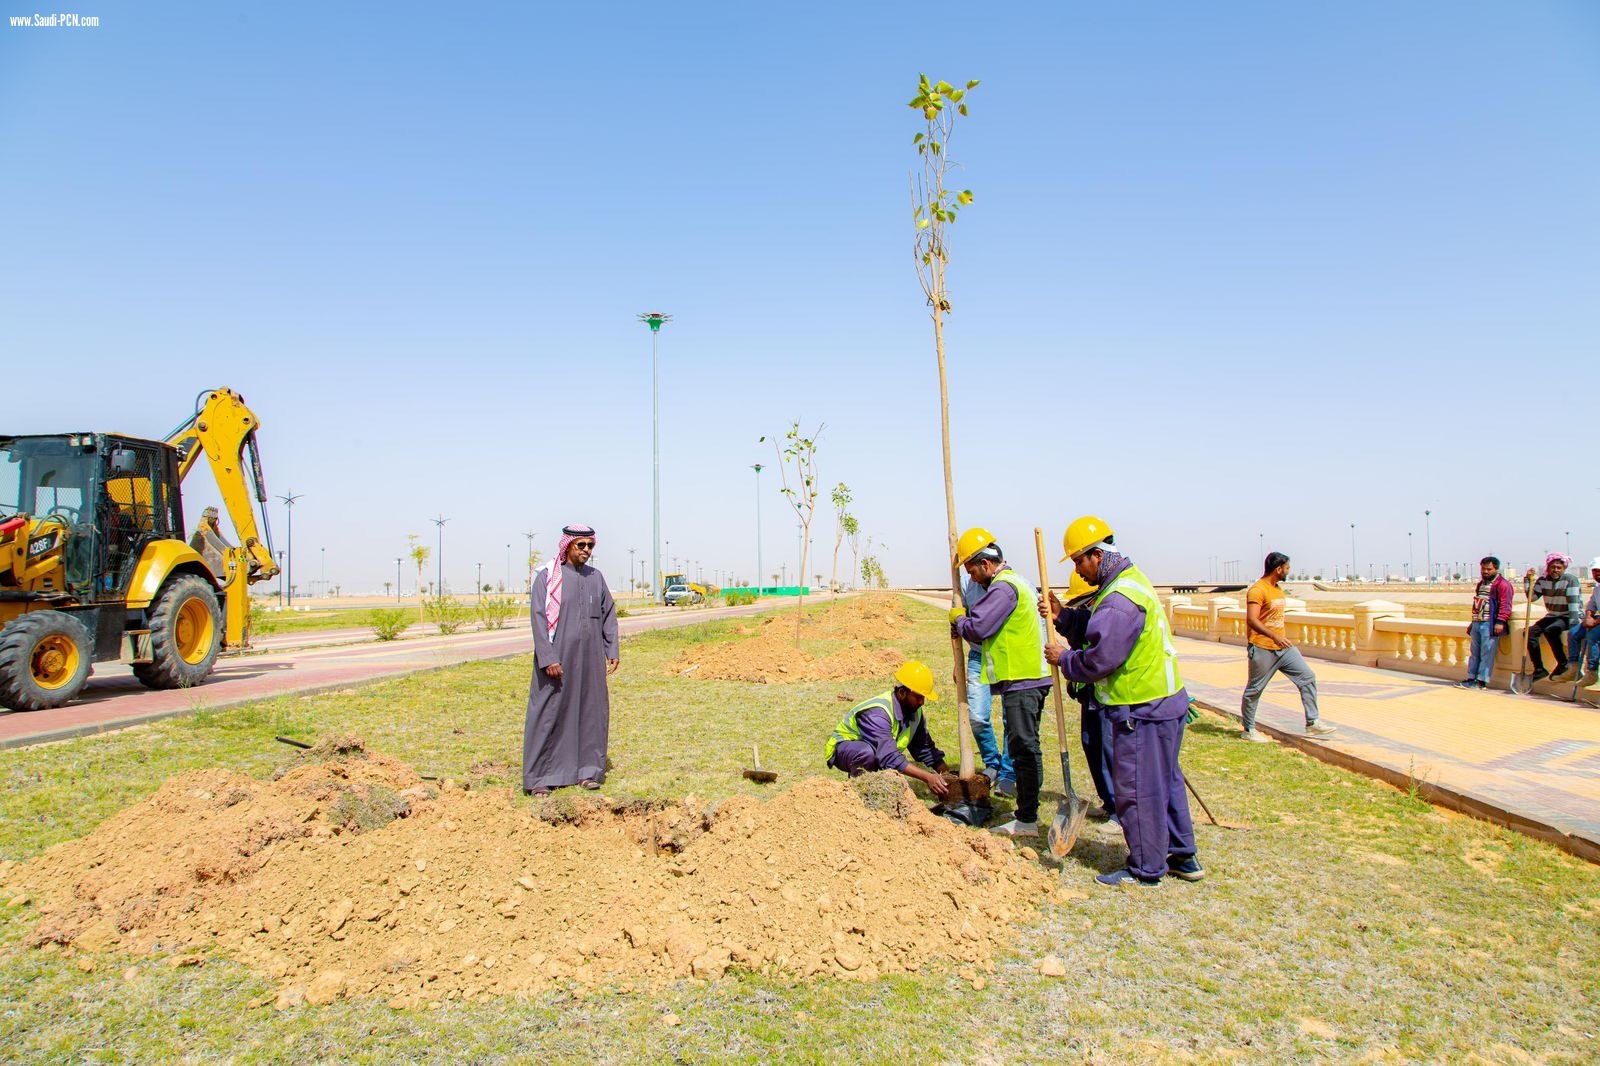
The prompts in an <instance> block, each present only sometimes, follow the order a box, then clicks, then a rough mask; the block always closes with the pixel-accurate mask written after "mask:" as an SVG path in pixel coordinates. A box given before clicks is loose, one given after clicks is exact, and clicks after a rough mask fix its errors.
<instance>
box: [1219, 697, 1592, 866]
mask: <svg viewBox="0 0 1600 1066" xmlns="http://www.w3.org/2000/svg"><path fill="white" fill-rule="evenodd" d="M1194 702H1195V703H1196V704H1197V705H1198V706H1201V707H1204V708H1205V709H1206V710H1208V711H1211V712H1212V713H1214V714H1219V715H1221V716H1222V717H1224V718H1226V719H1228V720H1229V721H1233V722H1239V723H1240V725H1241V727H1242V726H1243V721H1242V719H1241V718H1240V715H1239V712H1238V711H1236V710H1228V709H1227V708H1224V707H1218V706H1217V705H1216V704H1214V703H1210V702H1208V701H1206V700H1203V699H1200V698H1198V697H1196V698H1195V701H1194ZM1256 729H1257V730H1258V731H1259V732H1262V733H1266V734H1268V735H1270V736H1271V737H1272V738H1273V739H1274V740H1277V741H1279V742H1280V743H1283V744H1287V745H1288V746H1290V747H1292V748H1295V749H1296V750H1298V751H1301V752H1304V753H1305V754H1307V755H1309V756H1311V757H1312V758H1313V759H1316V760H1318V761H1319V762H1325V763H1327V764H1328V765H1330V766H1337V767H1338V768H1339V769H1341V770H1349V771H1351V772H1353V773H1358V774H1361V775H1363V776H1365V777H1371V778H1373V779H1375V780H1378V781H1382V782H1383V783H1384V784H1386V785H1391V786H1393V787H1394V788H1396V789H1399V790H1400V791H1401V792H1409V791H1411V790H1412V789H1415V790H1416V793H1417V795H1418V796H1420V797H1422V799H1424V800H1426V801H1427V802H1428V803H1431V804H1433V805H1434V806H1435V807H1443V808H1444V809H1446V810H1451V811H1456V812H1457V813H1459V814H1465V815H1468V816H1470V817H1473V818H1477V819H1479V820H1481V821H1485V822H1489V823H1491V824H1493V825H1498V826H1503V827H1505V828H1506V829H1511V830H1514V831H1516V832H1518V833H1521V834H1523V835H1524V836H1529V837H1532V838H1533V839H1535V840H1539V841H1542V842H1544V843H1546V844H1552V845H1554V846H1555V847H1558V848H1560V849H1561V850H1562V851H1565V852H1568V853H1569V854H1572V855H1576V856H1577V857H1578V858H1580V859H1583V860H1585V861H1587V862H1592V863H1596V864H1600V840H1593V839H1591V838H1589V837H1586V836H1582V835H1580V834H1576V833H1569V832H1566V831H1565V830H1563V829H1561V828H1559V827H1557V826H1553V825H1550V824H1549V823H1547V822H1541V821H1539V820H1538V819H1536V818H1530V817H1529V816H1527V815H1525V814H1519V813H1517V812H1516V811H1512V810H1508V809H1507V808H1505V807H1503V806H1501V805H1500V804H1498V803H1496V802H1494V801H1493V800H1490V799H1487V798H1485V797H1483V796H1480V795H1477V794H1476V793H1473V792H1468V791H1465V790H1462V789H1455V788H1450V787H1449V786H1447V785H1435V784H1430V783H1428V782H1427V781H1418V780H1417V779H1416V778H1414V777H1412V776H1411V775H1410V774H1406V773H1402V772H1401V771H1399V770H1396V769H1394V768H1393V767H1389V766H1384V765H1383V764H1381V763H1375V762H1372V761H1371V760H1369V759H1363V758H1361V757H1359V756H1356V755H1352V754H1350V753H1349V752H1344V751H1340V750H1338V749H1337V748H1331V747H1328V746H1327V745H1325V744H1323V743H1321V742H1319V741H1317V740H1314V739H1312V738H1310V737H1306V736H1301V735H1300V734H1298V733H1290V732H1288V731H1287V730H1283V729H1278V728H1276V727H1274V726H1270V725H1268V724H1266V723H1265V722H1262V721H1260V720H1257V721H1256Z"/></svg>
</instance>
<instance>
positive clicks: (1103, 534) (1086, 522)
mask: <svg viewBox="0 0 1600 1066" xmlns="http://www.w3.org/2000/svg"><path fill="white" fill-rule="evenodd" d="M1110 536H1115V531H1114V530H1112V528H1111V527H1110V526H1108V525H1106V524H1105V523H1104V522H1102V521H1100V519H1098V518H1096V517H1095V516H1094V515H1092V514H1086V515H1084V516H1083V517H1082V518H1075V519H1073V520H1072V525H1070V526H1068V527H1067V531H1066V533H1064V534H1062V537H1061V549H1062V550H1063V551H1065V552H1066V553H1067V554H1065V555H1063V556H1062V557H1061V561H1062V562H1066V561H1067V560H1068V559H1073V558H1076V557H1077V556H1080V555H1082V554H1083V553H1084V552H1086V551H1088V550H1089V549H1090V548H1092V547H1094V546H1095V545H1096V544H1099V543H1100V542H1101V541H1103V540H1105V539H1106V538H1107V537H1110Z"/></svg>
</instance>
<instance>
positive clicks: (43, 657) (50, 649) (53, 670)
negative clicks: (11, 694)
mask: <svg viewBox="0 0 1600 1066" xmlns="http://www.w3.org/2000/svg"><path fill="white" fill-rule="evenodd" d="M82 658H83V655H82V653H81V652H79V651H78V645H77V643H76V642H75V641H74V640H73V639H72V638H71V637H64V636H62V635H61V634H59V633H52V634H51V635H50V636H48V637H45V638H44V639H43V640H41V641H40V642H39V643H38V644H36V645H34V648H33V655H32V657H31V659H30V662H29V666H30V668H31V670H32V673H33V683H34V684H36V685H38V686H39V687H40V688H44V689H58V688H65V687H66V685H67V683H68V682H70V681H71V680H72V679H73V678H74V677H75V676H77V673H78V664H79V662H80V661H81V660H82Z"/></svg>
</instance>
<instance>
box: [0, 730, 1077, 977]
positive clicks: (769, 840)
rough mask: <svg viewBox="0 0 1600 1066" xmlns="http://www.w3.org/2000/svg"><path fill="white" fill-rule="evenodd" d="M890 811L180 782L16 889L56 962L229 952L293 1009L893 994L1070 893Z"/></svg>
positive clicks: (358, 775)
mask: <svg viewBox="0 0 1600 1066" xmlns="http://www.w3.org/2000/svg"><path fill="white" fill-rule="evenodd" d="M318 772H322V774H323V776H322V777H320V778H318V777H317V776H316V775H317V773H318ZM341 782H342V783H346V784H348V785H350V786H351V787H350V788H349V789H346V790H345V791H338V787H337V783H341ZM891 785H892V783H890V784H886V785H885V786H884V788H880V789H879V790H878V791H884V789H889V790H891V791H892V787H891ZM361 786H377V787H381V788H384V789H387V790H389V791H391V792H393V793H394V794H395V795H397V796H403V797H406V798H407V802H408V811H407V814H406V816H405V817H400V818H395V819H393V820H391V821H389V822H387V823H386V824H384V825H381V826H379V827H376V828H370V829H363V828H359V827H352V826H350V825H347V824H345V823H342V822H338V821H336V820H334V819H332V818H330V813H331V811H332V809H333V804H332V803H330V802H328V801H327V799H326V798H325V797H326V796H327V795H328V794H329V792H330V790H332V791H334V792H337V793H338V795H347V794H350V793H351V792H358V791H360V787H361ZM900 788H901V789H902V790H903V783H901V784H900ZM888 809H889V811H890V812H891V813H886V812H885V811H883V810H869V809H868V808H867V807H866V806H864V805H863V803H862V800H861V798H860V797H859V796H858V794H857V791H856V790H855V789H853V788H851V786H850V785H849V784H847V783H845V782H843V781H834V780H825V779H820V778H812V779H808V780H804V781H801V782H800V783H798V784H796V785H795V786H794V787H793V788H791V789H790V790H789V791H787V792H784V793H780V794H779V795H777V796H776V797H774V798H773V799H771V800H770V801H767V802H765V803H762V802H759V801H757V800H754V799H750V798H737V799H733V800H729V801H727V802H725V803H722V804H720V805H717V806H715V807H706V806H704V805H702V804H699V803H697V802H696V801H695V800H694V799H693V798H689V799H686V800H684V801H683V802H682V803H680V804H675V805H672V806H668V807H662V808H656V809H650V808H649V807H648V806H643V807H641V806H634V807H628V808H616V809H613V808H612V807H610V806H609V805H607V804H605V803H603V802H600V801H596V800H595V799H593V798H592V797H586V796H584V797H568V796H565V795H564V794H562V793H557V795H556V796H553V797H551V798H550V799H549V800H547V801H546V802H545V804H543V805H540V806H536V807H533V808H531V809H530V808H529V807H525V806H517V805H514V804H512V803H510V802H508V801H507V796H506V794H505V793H504V792H498V791H496V792H482V791H479V792H468V791H466V790H464V789H462V788H460V787H458V786H454V785H451V784H449V783H444V784H442V785H441V786H440V788H439V789H438V791H437V792H434V791H433V790H431V789H428V788H427V787H425V786H423V785H422V784H421V783H420V782H419V781H417V779H416V775H415V774H414V773H412V772H411V771H410V770H409V769H408V768H406V767H404V766H403V765H401V764H399V763H397V762H394V761H393V760H390V759H387V758H385V757H384V756H382V755H378V754H372V753H367V755H366V757H365V758H360V759H349V760H345V761H333V762H328V763H324V764H320V765H316V766H302V767H299V768H297V769H295V770H293V771H291V772H290V773H288V774H285V775H284V776H283V777H282V778H281V779H279V780H277V781H272V782H262V781H257V780H254V779H251V778H246V777H242V776H240V775H238V774H233V773H230V772H228V771H224V770H206V771H197V772H192V773H187V774H183V775H180V776H178V777H174V778H172V779H170V780H169V781H168V782H167V783H166V784H165V785H163V787H162V788H161V789H160V791H158V792H157V793H156V794H155V795H154V796H152V797H150V798H149V799H148V800H145V801H144V802H142V803H139V804H137V805H135V806H134V807H131V808H129V809H128V810H127V811H124V812H123V813H121V814H119V815H118V816H116V817H114V818H112V819H110V820H109V821H107V822H106V823H105V824H104V825H102V826H101V827H100V828H99V829H97V830H95V832H93V833H91V834H90V835H89V836H87V837H84V838H82V839H80V840H76V841H70V842H68V843H65V844H62V845H58V846H57V847H55V848H52V849H51V850H50V851H48V852H46V853H45V854H44V855H42V856H40V857H39V858H37V859H35V860H33V861H32V862H30V863H27V864H22V865H10V866H7V867H6V868H5V869H4V870H3V871H0V880H3V881H4V883H5V886H6V890H7V892H8V893H9V894H10V896H12V897H19V896H20V897H23V898H26V899H28V900H30V901H31V902H32V903H33V905H34V906H35V907H36V908H37V910H38V913H39V921H38V923H37V926H36V932H35V936H34V943H35V944H45V943H55V944H71V945H74V946H75V947H76V948H77V949H80V950H84V951H100V950H107V949H117V950H121V951H125V952H151V951H164V952H171V951H179V952H188V953H193V952H195V950H196V949H206V948H210V949H215V950H218V951H221V952H223V953H225V954H227V955H229V956H232V957H234V958H237V959H239V960H241V961H243V962H244V963H246V964H247V965H250V966H252V967H254V968H256V969H257V970H259V971H261V972H263V973H265V974H267V975H269V976H270V977H271V978H273V979H274V980H276V981H277V982H278V983H279V992H278V995H277V1002H278V1005H279V1006H289V1005H293V1004H298V1003H301V1002H310V1003H326V1002H331V1001H332V1000H334V999H337V998H339V997H341V996H382V997H385V998H387V999H388V1000H389V1001H390V1002H391V1003H392V1004H394V1005H395V1006H400V1007H407V1006H416V1005H419V1004H423V1003H427V1002H437V1001H440V1000H444V999H485V998H488V997H490V996H495V995H504V994H529V993H536V992H539V991H541V990H543V989H545V988H548V987H550V986H552V985H569V984H570V985H576V986H578V987H579V988H589V987H598V986H610V987H614V988H619V989H623V990H627V989H632V988H635V987H641V986H642V987H649V986H653V985H656V984H659V983H661V982H664V981H668V980H673V979H678V978H697V979H710V978H715V977H719V976H721V975H722V974H723V973H725V972H726V971H727V970H728V969H729V968H739V969H745V970H753V971H762V972H770V973H784V974H790V975H800V976H811V975H815V974H826V975H832V976H835V977H839V978H844V979H851V980H873V979H876V978H877V977H879V976H881V975H883V974H888V973H895V972H902V971H914V970H917V969H919V968H920V967H922V966H923V965H925V964H927V963H928V962H930V961H932V960H935V959H938V958H948V959H953V960H958V961H960V962H961V963H963V964H965V965H966V966H968V967H971V968H973V969H974V970H984V971H991V972H992V969H993V961H992V959H993V955H994V953H995V951H996V949H997V948H999V947H1000V946H1001V945H1004V944H1005V943H1006V942H1007V941H1008V940H1009V939H1010V938H1011V936H1012V934H1013V923H1014V922H1016V921H1018V920H1021V919H1024V918H1026V917H1027V916H1028V915H1029V914H1030V913H1031V912H1032V911H1033V909H1034V907H1035V906H1036V904H1037V903H1039V902H1040V901H1042V899H1043V898H1044V896H1045V894H1046V893H1047V892H1049V890H1050V887H1051V886H1050V883H1049V879H1048V878H1047V877H1046V875H1045V874H1044V873H1043V872H1042V871H1040V870H1039V869H1038V868H1037V867H1035V866H1033V865H1032V864H1030V863H1026V862H1023V861H1020V860H1018V859H1016V858H1014V856H1013V852H1012V849H1011V846H1010V845H1009V844H1008V843H1006V842H1004V841H1000V840H998V839H996V838H994V837H992V836H989V835H987V834H983V833H974V832H971V831H970V830H966V829H961V828H958V827H956V826H954V825H951V824H950V823H948V822H945V821H942V820H940V819H937V818H934V817H933V816H931V815H929V814H928V813H927V812H926V811H924V810H923V809H922V807H921V805H920V804H917V803H916V802H915V801H914V800H913V799H910V798H909V797H905V798H903V799H902V801H900V802H898V803H891V804H888ZM544 814H548V815H549V816H548V817H542V816H541V815H544ZM896 814H899V815H900V816H899V817H896V816H895V815H896ZM819 826H826V827H827V831H826V832H824V833H819V832H818V831H817V829H818V827H819ZM14 901H15V900H14ZM173 958H174V959H176V960H179V961H181V962H193V961H197V959H198V958H203V954H202V955H199V956H197V955H194V954H187V955H177V956H173Z"/></svg>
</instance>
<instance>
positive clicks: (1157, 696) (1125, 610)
mask: <svg viewBox="0 0 1600 1066" xmlns="http://www.w3.org/2000/svg"><path fill="white" fill-rule="evenodd" d="M1111 537H1112V532H1111V528H1110V527H1109V526H1107V525H1106V524H1105V523H1104V522H1102V521H1101V520H1100V519H1098V518H1095V517H1094V516H1093V515H1084V516H1083V517H1082V518H1079V519H1077V520H1076V521H1074V522H1073V523H1072V524H1071V525H1070V526H1068V527H1067V532H1066V535H1065V536H1064V537H1063V538H1062V547H1063V548H1065V549H1066V556H1065V558H1064V559H1063V561H1065V559H1071V560H1072V564H1073V568H1074V569H1075V570H1076V571H1077V572H1078V575H1079V576H1080V577H1082V578H1083V579H1084V580H1085V581H1087V582H1088V583H1089V584H1091V585H1094V586H1096V588H1097V591H1096V592H1095V595H1094V597H1093V598H1092V599H1091V601H1090V603H1091V606H1090V607H1089V608H1087V609H1085V608H1072V607H1065V608H1063V609H1062V610H1060V611H1059V612H1058V613H1057V614H1056V618H1055V623H1056V630H1057V631H1058V632H1060V633H1061V634H1062V635H1063V636H1065V637H1066V638H1067V642H1068V644H1069V645H1070V646H1071V647H1069V648H1066V649H1063V648H1061V647H1060V646H1059V645H1054V644H1052V645H1051V646H1050V647H1049V648H1047V649H1046V652H1045V654H1046V656H1047V657H1048V658H1049V659H1050V660H1051V662H1052V663H1053V664H1055V665H1057V666H1059V667H1060V668H1061V673H1062V675H1063V676H1064V677H1065V678H1066V679H1067V680H1068V681H1077V682H1088V683H1091V684H1093V685H1094V694H1095V700H1096V702H1098V703H1099V704H1100V706H1101V707H1102V708H1104V714H1105V718H1106V721H1107V723H1108V724H1109V726H1110V727H1111V736H1112V740H1111V787H1112V792H1113V793H1114V797H1115V800H1116V808H1117V820H1118V821H1120V822H1121V823H1122V833H1123V836H1124V838H1125V839H1126V840H1127V842H1128V865H1127V866H1126V867H1124V868H1123V869H1121V870H1113V871H1112V872H1111V873H1107V874H1101V875H1100V876H1099V877H1097V878H1096V879H1095V880H1097V881H1099V882H1100V883H1101V884H1103V885H1109V886H1113V887H1118V886H1124V885H1148V886H1154V885H1159V884H1160V883H1161V878H1162V876H1163V875H1165V874H1168V873H1170V874H1172V875H1173V876H1174V877H1178V878H1181V879H1182V880H1185V881H1198V880H1200V879H1201V878H1202V877H1204V876H1205V870H1204V869H1203V868H1202V867H1201V866H1200V862H1199V860H1198V859H1197V858H1195V843H1194V824H1193V822H1192V821H1191V820H1190V817H1189V800H1188V797H1187V796H1186V795H1185V794H1184V784H1183V771H1182V770H1181V769H1180V768H1179V766H1178V748H1179V746H1180V745H1181V744H1182V743H1183V726H1184V718H1185V716H1186V715H1187V714H1188V711H1189V694H1188V693H1187V692H1185V691H1184V688H1183V679H1182V678H1180V677H1179V676H1178V655H1177V651H1176V650H1175V649H1174V648H1173V646H1172V638H1171V635H1170V634H1169V633H1168V632H1167V616H1166V612H1165V611H1164V610H1163V609H1162V606H1161V600H1160V598H1159V597H1158V596H1157V595H1156V591H1155V588H1154V587H1153V586H1152V585H1151V584H1150V579H1149V578H1147V577H1145V575H1144V573H1143V572H1142V571H1141V570H1140V569H1139V568H1138V567H1136V566H1134V565H1133V563H1132V561H1131V560H1129V559H1128V558H1127V557H1126V556H1124V555H1122V554H1121V553H1120V552H1118V551H1117V550H1116V548H1115V547H1113V546H1112V544H1111Z"/></svg>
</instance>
